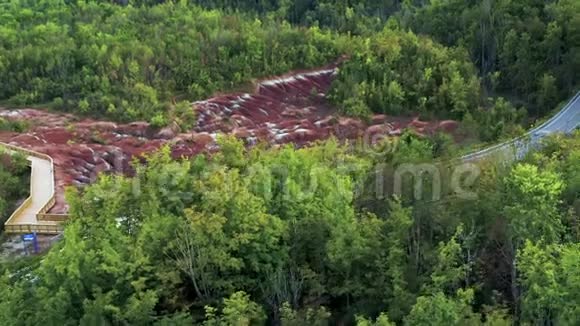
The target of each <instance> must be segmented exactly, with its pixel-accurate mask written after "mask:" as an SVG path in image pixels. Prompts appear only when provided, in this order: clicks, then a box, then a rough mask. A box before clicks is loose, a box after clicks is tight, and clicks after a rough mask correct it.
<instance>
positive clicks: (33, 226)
mask: <svg viewBox="0 0 580 326" xmlns="http://www.w3.org/2000/svg"><path fill="white" fill-rule="evenodd" d="M0 147H4V148H6V149H8V150H10V151H13V152H17V153H21V154H24V155H26V156H33V157H36V158H39V159H42V160H46V161H49V162H50V169H51V172H52V173H51V178H52V180H51V181H52V182H51V184H52V186H51V188H52V189H50V190H49V191H51V193H52V194H51V196H50V199H49V200H48V201H47V202H46V203H45V204H44V205H43V206H42V207H41V208H40V210H39V211H38V212H37V213H36V219H37V221H38V222H37V223H28V224H21V223H15V220H16V219H17V217H18V216H19V215H20V214H22V212H23V211H24V210H25V209H26V208H28V207H29V206H30V204H31V203H32V178H33V177H34V175H32V176H31V178H30V179H31V185H30V187H31V189H30V196H29V197H28V198H26V200H25V201H24V202H23V203H22V205H20V206H19V207H18V208H17V209H16V210H15V211H14V212H13V213H12V215H10V217H9V218H8V220H7V221H6V223H5V225H4V231H5V232H6V233H31V232H36V233H43V234H58V233H60V232H62V226H61V225H58V224H55V223H54V222H63V221H65V220H66V219H67V218H68V215H67V214H49V213H48V212H49V211H50V209H51V208H52V207H54V205H55V203H56V189H55V180H54V172H53V171H54V162H53V160H52V157H50V156H48V155H46V154H43V153H39V152H35V151H32V150H29V149H25V148H22V147H18V146H14V145H10V144H6V143H2V142H0ZM47 222H49V223H47ZM50 222H53V223H50Z"/></svg>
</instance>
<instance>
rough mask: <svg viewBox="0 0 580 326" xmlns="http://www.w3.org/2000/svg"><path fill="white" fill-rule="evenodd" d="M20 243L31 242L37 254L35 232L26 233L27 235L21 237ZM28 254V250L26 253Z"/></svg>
mask: <svg viewBox="0 0 580 326" xmlns="http://www.w3.org/2000/svg"><path fill="white" fill-rule="evenodd" d="M22 241H24V242H27V241H32V244H33V246H34V252H35V253H38V241H37V238H36V232H35V233H27V234H23V235H22ZM26 252H27V253H28V249H27V251H26Z"/></svg>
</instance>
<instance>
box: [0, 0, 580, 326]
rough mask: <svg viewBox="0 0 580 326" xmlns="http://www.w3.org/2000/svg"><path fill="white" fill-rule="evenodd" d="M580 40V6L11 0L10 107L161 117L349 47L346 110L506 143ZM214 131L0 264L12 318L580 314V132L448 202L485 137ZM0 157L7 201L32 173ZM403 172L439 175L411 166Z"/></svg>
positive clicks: (2, 56) (6, 10)
mask: <svg viewBox="0 0 580 326" xmlns="http://www.w3.org/2000/svg"><path fill="white" fill-rule="evenodd" d="M579 48H580V2H579V1H575V0H559V1H537V0H522V1H516V0H481V1H463V0H437V1H436V0H432V1H419V0H417V1H414V0H404V1H397V0H392V1H372V0H358V1H356V0H352V1H351V0H349V1H346V0H319V1H314V0H297V1H290V0H257V1H241V0H235V1H234V0H216V1H209V0H192V1H185V0H183V1H162V0H114V1H90V0H86V1H82V0H70V1H69V0H66V1H65V0H43V1H35V0H18V1H9V0H0V101H2V102H1V103H2V105H16V106H24V105H51V106H52V107H53V108H55V109H58V110H63V111H66V112H71V113H75V114H78V115H81V116H96V117H105V118H108V119H112V120H116V121H133V120H148V121H150V122H151V123H152V124H153V125H154V126H156V127H160V126H163V125H166V124H168V123H170V122H171V121H170V120H171V119H172V118H173V117H172V116H171V114H173V113H175V112H178V114H183V115H184V117H180V120H181V121H189V122H190V123H191V121H192V120H195V119H194V118H193V117H192V116H191V114H192V111H191V110H189V109H190V108H191V106H190V102H192V101H196V100H201V99H204V98H207V97H210V96H212V95H214V94H216V93H220V92H227V91H250V90H251V89H252V83H253V82H254V81H256V80H259V79H260V78H263V77H265V76H271V75H276V74H282V73H286V72H288V71H292V70H295V69H308V68H313V67H321V66H326V65H328V64H332V63H334V62H337V60H339V59H344V60H342V64H341V65H340V66H339V68H338V72H337V75H336V80H335V81H334V83H333V85H332V87H331V90H330V92H329V94H327V95H328V96H327V99H328V100H329V103H330V104H332V105H334V106H335V107H336V109H337V110H338V112H339V113H340V114H344V115H351V116H357V117H361V118H363V119H365V118H368V117H369V116H370V115H371V114H373V113H377V114H387V115H393V116H394V115H411V114H421V116H426V117H428V118H436V119H447V118H451V119H456V120H461V121H460V125H461V127H462V128H463V129H465V130H466V132H465V133H466V134H469V133H472V134H474V135H475V136H476V137H477V138H478V139H479V140H482V141H485V142H494V141H497V140H498V139H501V138H505V137H511V136H514V135H520V134H521V133H522V130H523V129H522V125H525V123H526V122H529V121H530V120H529V119H526V118H527V117H531V118H533V119H541V118H544V117H546V116H547V115H548V114H549V113H550V112H552V111H555V110H557V109H558V104H559V103H561V102H562V101H563V100H564V99H566V98H568V97H569V96H570V94H572V93H573V92H575V91H577V90H578V86H579V81H580V80H579V79H578V76H580V51H578V50H579ZM184 103H185V104H184ZM175 106H179V109H178V110H177V109H175ZM172 112H173V113H172ZM26 127H27V126H26V124H25V123H24V124H18V123H14V122H11V121H8V120H4V119H2V120H0V128H1V129H2V130H5V131H10V132H15V133H17V132H21V131H23V130H24V129H26ZM217 139H218V140H217V141H218V145H219V146H218V147H219V149H220V151H219V152H216V153H213V154H212V155H197V156H194V157H192V158H191V159H180V160H175V159H172V158H171V155H170V148H169V147H164V148H163V149H161V150H160V151H159V152H157V153H154V154H151V156H149V157H147V158H146V162H147V163H146V164H145V163H143V162H141V161H138V160H135V161H134V162H133V167H132V172H133V173H132V174H131V175H130V176H120V175H112V174H102V175H100V177H99V179H98V181H97V182H96V183H95V184H92V185H90V186H87V187H83V188H81V189H73V188H71V189H69V190H68V193H67V202H68V203H69V204H70V219H69V220H68V221H67V222H66V224H65V231H64V236H63V239H62V240H61V241H59V242H57V243H56V244H55V245H54V247H53V248H52V249H51V250H49V251H48V252H47V253H46V254H44V255H42V256H40V257H35V258H32V259H27V260H20V261H18V260H17V261H12V262H4V261H3V262H1V263H0V325H42V324H46V325H109V324H112V325H192V324H196V325H207V326H217V325H236V326H237V325H264V324H269V325H334V324H344V325H357V326H372V325H377V326H378V325H381V326H386V325H490V326H492V325H493V326H499V325H512V324H520V325H574V324H577V323H578V316H580V311H579V307H580V280H579V278H578V275H580V266H579V262H580V247H579V243H580V222H579V221H580V220H579V219H580V131H576V132H574V133H573V134H572V135H554V136H551V137H548V138H547V139H545V141H544V142H543V143H542V147H541V148H538V149H535V150H534V151H532V152H530V153H529V154H528V155H527V156H526V157H525V158H524V159H523V160H521V161H520V162H513V164H508V163H509V162H506V161H505V160H503V159H501V158H500V159H498V160H496V161H484V162H483V161H482V162H480V163H478V164H473V165H469V169H470V170H469V171H468V172H474V173H475V172H477V173H475V174H476V178H473V179H469V178H468V180H472V184H469V185H467V186H466V187H465V189H464V192H463V193H458V192H457V191H455V189H452V188H451V187H447V186H448V185H446V187H444V189H443V191H442V193H441V194H439V195H440V196H439V197H437V196H436V194H435V192H436V190H438V189H437V188H435V186H436V185H437V182H438V181H440V180H441V179H444V178H445V180H447V179H449V178H448V177H449V176H450V173H452V172H453V171H452V170H453V169H454V168H455V167H456V165H454V164H456V163H457V160H456V158H457V156H459V153H460V152H462V151H463V150H465V149H464V148H458V147H457V145H456V144H454V141H453V139H452V138H451V137H450V136H447V135H443V134H437V135H433V136H432V137H420V136H418V135H416V134H413V133H411V132H403V133H402V135H401V136H400V137H397V138H386V139H384V140H383V141H382V142H380V143H379V144H378V145H377V147H372V148H368V147H364V148H361V147H359V146H348V145H347V144H344V143H341V142H339V141H338V140H336V139H329V140H328V141H324V142H320V143H316V144H312V145H311V146H307V147H304V148H296V147H295V146H292V145H286V146H280V147H274V146H273V147H268V146H265V145H259V146H254V147H252V148H248V147H246V146H245V145H244V144H243V143H242V142H241V141H239V140H237V139H236V138H235V137H228V136H225V135H220V136H219V137H217ZM385 148H386V149H388V150H384V149H385ZM0 159H1V162H0V163H1V164H0V181H1V182H2V188H0V198H1V199H0V214H1V213H4V215H2V216H5V215H7V212H8V211H9V209H8V207H10V206H12V205H13V204H14V203H15V202H16V201H17V200H18V199H22V198H23V197H25V196H26V192H25V189H24V185H26V184H27V183H26V182H27V180H26V179H25V178H26V177H27V176H28V175H29V170H28V168H27V167H26V166H25V164H24V163H26V161H25V160H24V158H22V157H8V156H7V155H5V154H0ZM406 164H411V165H412V166H419V167H420V168H421V169H422V170H421V169H420V170H419V173H417V174H416V175H414V176H407V177H405V178H403V177H401V178H399V179H397V175H396V174H394V172H395V170H396V169H397V168H399V167H401V166H403V167H404V166H406ZM426 167H428V168H431V167H435V172H436V173H437V176H440V177H441V178H440V179H437V178H435V177H432V176H430V175H429V174H428V173H423V172H424V170H426V169H425V168H426ZM429 171H431V172H432V171H433V169H431V170H429ZM429 171H427V172H429ZM430 177H432V178H430ZM468 177H469V175H468ZM460 179H461V178H460ZM464 180H465V178H463V179H461V180H460V181H462V182H463V181H464ZM417 181H420V184H421V185H424V187H423V188H422V189H423V190H424V192H422V196H416V194H417V193H416V191H415V189H416V187H415V185H416V184H417ZM397 182H398V183H397ZM421 182H422V183H421ZM395 184H398V185H399V186H400V187H401V188H402V190H401V191H400V192H396V191H395V188H396V187H395ZM26 187H27V185H26ZM389 187H390V188H389ZM466 194H467V195H468V196H466ZM433 198H435V199H433Z"/></svg>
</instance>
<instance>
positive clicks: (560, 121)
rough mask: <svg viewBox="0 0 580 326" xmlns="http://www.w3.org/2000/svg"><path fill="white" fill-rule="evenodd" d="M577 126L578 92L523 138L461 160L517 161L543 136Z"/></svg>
mask: <svg viewBox="0 0 580 326" xmlns="http://www.w3.org/2000/svg"><path fill="white" fill-rule="evenodd" d="M579 126H580V92H578V93H576V95H575V96H574V97H573V98H572V99H571V100H570V101H569V102H568V103H567V104H566V105H565V106H564V108H562V110H560V112H558V113H557V114H556V115H554V116H553V117H552V118H550V119H549V120H548V121H546V122H544V123H543V124H541V125H539V126H538V127H536V128H534V129H532V130H530V131H528V132H527V133H526V134H525V135H524V136H522V137H518V138H516V139H513V140H510V141H507V142H505V143H501V144H497V145H494V146H491V147H488V148H486V149H483V150H481V151H477V152H474V153H471V154H467V155H465V156H463V157H462V160H463V161H465V162H473V161H479V160H482V159H486V158H489V157H494V158H495V157H497V156H499V157H500V159H505V160H510V161H511V160H518V159H521V158H523V157H524V156H525V155H526V154H527V153H528V151H529V150H530V149H532V148H537V147H538V146H539V145H540V144H541V142H540V141H541V140H542V138H544V137H545V136H547V135H550V134H553V133H557V132H561V133H570V132H572V131H573V130H574V129H576V128H578V127H579Z"/></svg>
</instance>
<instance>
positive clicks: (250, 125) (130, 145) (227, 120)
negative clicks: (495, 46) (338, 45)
mask: <svg viewBox="0 0 580 326" xmlns="http://www.w3.org/2000/svg"><path fill="white" fill-rule="evenodd" d="M336 71H337V69H336V66H335V65H334V66H329V67H324V68H321V69H318V70H312V71H307V72H300V73H294V74H289V75H286V76H282V77H277V78H272V79H268V80H264V81H261V82H260V83H258V84H257V85H256V89H255V91H254V93H252V94H250V93H237V94H226V95H221V96H217V97H214V98H210V99H208V100H205V101H200V102H195V103H193V109H194V110H196V111H197V116H198V119H197V124H196V126H195V128H194V129H193V130H192V131H187V132H182V131H180V130H178V129H179V128H177V127H168V128H164V129H162V130H155V129H153V128H152V127H151V126H150V125H149V124H148V123H146V122H134V123H130V124H116V123H112V122H104V121H96V120H91V119H84V120H80V121H79V119H78V118H76V117H75V116H73V115H70V114H56V113H49V112H46V111H42V110H35V109H18V110H0V117H3V118H5V119H10V120H26V121H28V122H30V123H31V125H32V127H31V128H30V129H29V131H28V132H26V133H21V134H19V133H13V132H1V131H0V141H2V142H6V143H10V144H13V145H17V146H20V147H24V148H29V149H32V150H35V151H38V152H42V153H45V154H48V155H50V156H51V157H52V158H53V159H54V164H55V177H56V187H57V203H56V205H55V206H54V207H53V209H52V211H51V212H52V213H65V212H66V211H67V210H68V207H67V205H66V203H65V201H64V198H63V196H64V188H65V187H66V186H69V185H77V186H78V185H85V184H89V183H91V182H92V181H94V180H95V178H96V176H97V174H98V173H100V172H106V171H120V170H122V171H123V172H128V171H129V163H128V162H130V160H131V158H132V157H135V156H140V155H142V154H144V153H149V152H153V151H155V150H157V149H158V148H160V147H161V146H163V145H164V144H168V145H169V146H170V147H171V149H172V154H173V156H174V157H175V158H178V157H191V156H192V155H195V154H198V153H202V152H211V151H215V150H217V149H218V147H217V145H216V142H215V140H216V137H217V135H218V134H220V133H224V134H232V135H235V136H236V137H238V138H240V139H243V140H244V141H245V142H246V144H248V145H252V144H255V143H257V142H260V141H263V142H267V143H270V144H273V145H276V144H285V143H294V144H296V145H298V146H303V145H305V144H308V143H310V142H312V141H315V140H320V139H326V138H328V137H330V136H332V135H334V136H335V137H337V138H339V139H356V138H359V137H365V139H367V140H372V139H377V138H380V136H396V135H399V134H400V133H401V130H402V129H404V128H407V127H409V128H413V130H415V132H417V133H419V134H428V133H433V132H435V131H438V130H441V131H445V132H453V131H454V130H455V129H456V127H457V123H455V122H454V121H442V122H422V121H419V120H418V119H412V118H397V117H387V116H384V115H375V116H374V117H373V118H372V120H371V122H370V123H369V124H366V123H363V122H362V121H360V120H357V119H352V118H345V117H339V116H338V115H337V114H336V110H335V109H333V108H332V107H331V106H330V105H329V103H328V102H327V101H326V100H325V95H326V93H327V92H328V90H329V88H330V84H331V83H332V80H333V78H334V76H335V74H336Z"/></svg>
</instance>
